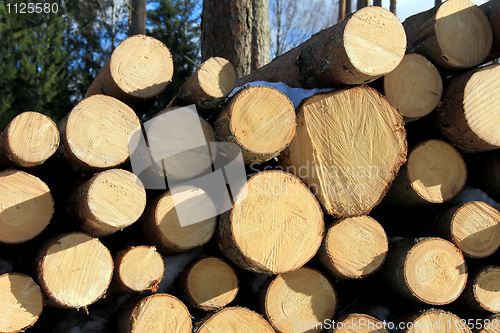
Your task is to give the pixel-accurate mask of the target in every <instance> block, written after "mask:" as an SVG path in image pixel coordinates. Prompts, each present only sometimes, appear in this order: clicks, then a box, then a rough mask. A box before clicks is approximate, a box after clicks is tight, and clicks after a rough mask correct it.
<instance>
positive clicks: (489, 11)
mask: <svg viewBox="0 0 500 333" xmlns="http://www.w3.org/2000/svg"><path fill="white" fill-rule="evenodd" d="M479 8H480V9H481V10H482V11H483V13H484V14H485V15H486V17H487V18H488V21H489V22H490V26H491V31H492V32H493V43H492V45H491V50H490V54H489V55H488V57H487V58H486V60H493V59H497V58H499V57H500V2H499V1H498V0H490V1H488V2H486V3H483V4H482V5H481V6H479Z"/></svg>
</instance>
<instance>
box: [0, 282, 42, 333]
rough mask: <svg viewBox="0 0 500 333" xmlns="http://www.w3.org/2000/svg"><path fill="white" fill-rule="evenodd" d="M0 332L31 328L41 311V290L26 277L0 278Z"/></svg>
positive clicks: (10, 332)
mask: <svg viewBox="0 0 500 333" xmlns="http://www.w3.org/2000/svg"><path fill="white" fill-rule="evenodd" d="M0 304H2V311H1V312H0V332H2V333H14V332H24V330H25V329H27V328H29V327H31V326H33V324H35V322H36V321H37V320H38V318H39V317H40V315H41V313H42V310H43V292H42V289H41V288H40V287H39V286H38V285H37V284H36V283H35V281H33V279H32V278H31V277H29V276H27V275H24V274H20V273H7V274H3V275H2V276H0Z"/></svg>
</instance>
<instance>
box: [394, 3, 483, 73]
mask: <svg viewBox="0 0 500 333" xmlns="http://www.w3.org/2000/svg"><path fill="white" fill-rule="evenodd" d="M403 26H404V28H405V31H406V37H407V39H408V47H407V51H408V52H411V53H420V54H422V55H423V56H425V57H426V58H427V59H429V60H430V61H431V62H432V63H433V64H434V65H435V66H436V67H438V68H439V69H441V70H444V71H456V70H459V69H463V68H472V67H475V66H477V65H479V64H481V63H483V61H484V60H485V58H486V57H487V55H488V53H489V52H490V49H491V43H492V32H491V27H490V24H489V23H488V19H487V18H486V16H485V15H484V14H483V12H482V11H481V10H480V9H479V7H478V6H476V5H475V4H474V3H473V2H472V1H469V0H452V1H445V2H444V3H443V4H441V5H440V6H439V7H433V8H431V9H429V10H428V11H425V12H421V13H418V14H415V15H413V16H410V17H409V18H407V19H406V20H405V21H404V22H403Z"/></svg>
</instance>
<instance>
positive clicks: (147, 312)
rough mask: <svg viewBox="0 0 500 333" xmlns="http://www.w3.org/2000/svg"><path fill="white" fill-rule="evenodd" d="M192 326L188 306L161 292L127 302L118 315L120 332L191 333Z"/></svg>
mask: <svg viewBox="0 0 500 333" xmlns="http://www.w3.org/2000/svg"><path fill="white" fill-rule="evenodd" d="M192 326H193V324H192V320H191V315H190V314H189V311H188V309H187V308H186V306H185V305H184V304H183V303H182V302H181V301H179V300H178V299H177V298H175V297H174V296H172V295H168V294H161V293H158V294H154V295H151V296H147V297H144V298H142V299H140V300H138V301H135V302H131V303H129V304H127V305H126V306H125V307H124V309H123V311H122V313H121V314H120V315H119V317H118V332H119V333H141V332H148V333H161V332H172V333H191V329H192Z"/></svg>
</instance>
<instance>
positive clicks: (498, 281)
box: [461, 266, 500, 313]
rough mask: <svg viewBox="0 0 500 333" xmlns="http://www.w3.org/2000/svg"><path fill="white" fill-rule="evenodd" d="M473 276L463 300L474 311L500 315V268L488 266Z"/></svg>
mask: <svg viewBox="0 0 500 333" xmlns="http://www.w3.org/2000/svg"><path fill="white" fill-rule="evenodd" d="M471 275H472V276H471V278H470V279H469V281H468V282H467V286H466V287H465V290H464V292H463V294H462V296H461V298H462V300H463V301H464V302H465V303H466V304H467V305H468V306H469V307H470V308H471V309H473V310H477V311H489V312H493V313H500V302H499V300H500V298H499V296H498V290H499V289H500V267H498V266H486V267H483V268H481V269H479V270H478V271H477V272H475V273H474V274H471Z"/></svg>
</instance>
